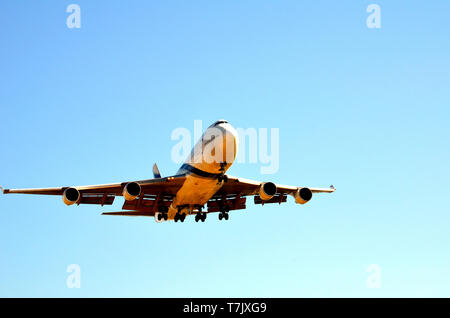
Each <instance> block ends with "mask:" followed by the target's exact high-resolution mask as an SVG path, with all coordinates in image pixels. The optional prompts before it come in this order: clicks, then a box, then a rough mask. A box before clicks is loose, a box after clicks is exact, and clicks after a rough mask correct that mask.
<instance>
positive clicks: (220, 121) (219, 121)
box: [211, 120, 228, 127]
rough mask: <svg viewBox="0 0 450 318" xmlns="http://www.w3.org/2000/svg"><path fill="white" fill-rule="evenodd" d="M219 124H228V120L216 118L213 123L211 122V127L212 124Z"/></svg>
mask: <svg viewBox="0 0 450 318" xmlns="http://www.w3.org/2000/svg"><path fill="white" fill-rule="evenodd" d="M220 124H228V122H227V121H226V120H218V121H216V122H215V123H214V124H212V125H211V127H214V126H217V125H220Z"/></svg>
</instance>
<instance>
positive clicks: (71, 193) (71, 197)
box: [62, 188, 81, 205]
mask: <svg viewBox="0 0 450 318" xmlns="http://www.w3.org/2000/svg"><path fill="white" fill-rule="evenodd" d="M80 197H81V194H80V191H78V190H77V189H75V188H67V189H66V190H64V193H63V196H62V199H63V202H64V203H65V204H67V205H72V204H75V203H77V202H78V201H79V200H80Z"/></svg>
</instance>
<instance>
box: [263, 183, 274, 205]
mask: <svg viewBox="0 0 450 318" xmlns="http://www.w3.org/2000/svg"><path fill="white" fill-rule="evenodd" d="M275 193H277V186H276V185H275V183H273V182H264V183H261V186H260V187H259V196H260V197H261V200H263V201H267V200H270V199H272V197H273V196H274V195H275Z"/></svg>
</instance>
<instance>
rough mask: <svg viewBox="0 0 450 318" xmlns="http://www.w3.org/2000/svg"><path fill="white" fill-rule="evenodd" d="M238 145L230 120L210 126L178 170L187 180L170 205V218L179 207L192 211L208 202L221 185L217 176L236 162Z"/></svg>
mask: <svg viewBox="0 0 450 318" xmlns="http://www.w3.org/2000/svg"><path fill="white" fill-rule="evenodd" d="M237 149H238V136H237V132H236V130H235V129H234V128H233V127H232V126H231V125H230V124H229V123H227V122H225V121H218V122H217V123H215V124H213V125H211V126H210V127H208V129H207V130H206V131H205V132H204V134H203V135H202V137H201V138H200V140H199V141H198V142H197V144H196V145H195V146H194V148H193V150H192V152H191V154H190V156H189V157H188V158H187V159H186V161H185V162H184V164H183V165H182V166H181V168H180V169H179V171H178V173H177V174H186V181H185V182H184V183H183V185H182V187H181V188H180V189H179V190H178V192H177V194H176V196H175V198H174V199H173V201H172V204H171V205H170V208H169V211H168V217H169V219H173V218H174V217H175V214H176V213H177V212H178V210H179V209H180V207H182V212H183V213H187V214H190V213H191V212H192V210H193V209H195V208H197V207H198V206H203V205H204V204H205V203H206V202H208V200H209V199H210V198H211V197H212V196H213V195H214V194H215V193H216V192H217V191H218V190H219V189H220V188H221V187H222V184H223V182H218V176H220V175H221V174H222V175H223V174H224V173H225V172H226V171H227V170H228V168H229V167H230V166H231V165H232V164H233V162H234V159H235V158H236V152H237Z"/></svg>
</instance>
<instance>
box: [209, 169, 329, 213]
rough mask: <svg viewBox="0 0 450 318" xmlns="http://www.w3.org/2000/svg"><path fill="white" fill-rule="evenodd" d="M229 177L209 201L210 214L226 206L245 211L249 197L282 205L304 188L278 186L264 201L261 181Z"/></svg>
mask: <svg viewBox="0 0 450 318" xmlns="http://www.w3.org/2000/svg"><path fill="white" fill-rule="evenodd" d="M227 177H228V181H227V182H225V183H224V184H223V186H222V187H221V188H220V189H219V190H218V191H217V193H216V194H215V195H214V196H213V197H212V198H211V199H210V200H209V201H208V212H217V211H219V210H220V207H221V206H226V207H227V208H228V209H229V210H240V209H245V208H246V199H247V196H254V203H255V204H266V203H279V204H281V203H283V202H286V201H287V195H292V196H295V194H296V193H297V191H298V190H299V189H301V188H302V187H296V186H287V185H278V184H277V185H276V188H277V189H276V193H275V194H274V196H273V197H272V198H270V199H269V200H262V199H261V197H260V196H259V190H260V187H261V184H262V182H261V181H256V180H250V179H244V178H237V177H232V176H227ZM307 188H308V189H309V190H311V193H332V192H334V191H335V190H336V189H335V188H334V187H333V186H330V188H310V187H307ZM305 202H306V201H305Z"/></svg>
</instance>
